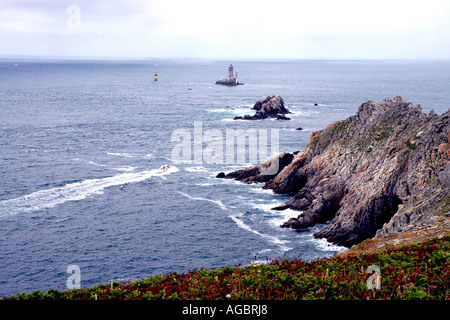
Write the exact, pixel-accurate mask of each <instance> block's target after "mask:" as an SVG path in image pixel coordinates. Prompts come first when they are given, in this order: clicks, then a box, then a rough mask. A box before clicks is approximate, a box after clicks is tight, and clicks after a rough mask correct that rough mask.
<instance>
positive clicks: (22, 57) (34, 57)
mask: <svg viewBox="0 0 450 320" xmlns="http://www.w3.org/2000/svg"><path fill="white" fill-rule="evenodd" d="M0 59H4V60H6V59H20V60H79V61H152V60H207V61H249V62H250V61H255V62H258V61H261V62H262V61H450V58H242V57H241V58H239V57H229V58H224V57H109V56H50V55H48V56H47V55H46V56H40V55H1V54H0Z"/></svg>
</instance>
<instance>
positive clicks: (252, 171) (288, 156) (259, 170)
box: [216, 152, 294, 183]
mask: <svg viewBox="0 0 450 320" xmlns="http://www.w3.org/2000/svg"><path fill="white" fill-rule="evenodd" d="M293 158H294V155H293V154H292V153H287V152H285V153H281V154H279V155H278V156H276V157H274V158H272V159H269V160H266V161H264V162H261V163H260V164H257V165H254V166H252V167H250V168H248V169H243V170H237V171H234V172H231V173H228V174H225V173H223V172H221V173H219V174H218V175H217V176H216V178H225V179H235V180H239V181H242V182H244V183H256V182H266V181H269V180H270V179H272V178H273V177H275V176H276V175H277V174H278V173H280V172H281V170H283V169H284V168H285V167H286V166H287V165H288V164H289V163H291V161H292V159H293Z"/></svg>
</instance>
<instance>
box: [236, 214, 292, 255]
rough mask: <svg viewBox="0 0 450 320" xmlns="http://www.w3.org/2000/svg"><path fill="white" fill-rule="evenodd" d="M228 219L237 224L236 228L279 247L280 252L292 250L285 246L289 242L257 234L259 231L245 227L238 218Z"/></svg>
mask: <svg viewBox="0 0 450 320" xmlns="http://www.w3.org/2000/svg"><path fill="white" fill-rule="evenodd" d="M230 218H231V219H232V220H233V221H234V222H235V223H236V224H237V226H238V227H239V228H242V229H244V230H247V231H249V232H252V233H254V234H256V235H258V236H260V237H262V238H264V239H266V240H267V241H269V242H270V243H273V244H276V245H278V246H279V247H280V249H281V251H289V250H291V249H292V248H289V247H287V246H286V245H285V244H287V243H288V242H289V241H287V240H281V239H278V238H277V237H275V236H271V235H268V234H264V233H261V232H259V231H257V230H254V229H252V228H251V227H250V226H248V225H246V224H245V223H244V222H243V221H242V220H241V219H239V217H238V216H234V215H230Z"/></svg>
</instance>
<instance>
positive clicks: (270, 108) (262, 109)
mask: <svg viewBox="0 0 450 320" xmlns="http://www.w3.org/2000/svg"><path fill="white" fill-rule="evenodd" d="M252 110H256V113H255V114H254V115H253V116H250V115H245V116H244V117H240V116H239V117H235V118H234V120H261V119H266V118H269V117H270V118H277V120H290V118H288V117H286V114H288V113H291V112H290V111H289V110H288V109H286V108H285V107H284V101H283V98H282V97H281V96H279V95H273V96H268V97H267V98H266V99H264V100H260V101H256V103H255V105H254V106H253V108H252Z"/></svg>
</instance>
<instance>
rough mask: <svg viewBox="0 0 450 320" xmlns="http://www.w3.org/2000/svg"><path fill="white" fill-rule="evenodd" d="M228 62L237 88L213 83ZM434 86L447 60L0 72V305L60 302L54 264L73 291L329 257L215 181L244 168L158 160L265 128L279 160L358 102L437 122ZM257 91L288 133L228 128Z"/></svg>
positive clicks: (261, 196)
mask: <svg viewBox="0 0 450 320" xmlns="http://www.w3.org/2000/svg"><path fill="white" fill-rule="evenodd" d="M229 63H233V65H234V68H235V71H237V72H238V75H239V81H240V82H244V83H245V85H244V86H238V87H223V86H216V85H214V82H215V81H216V80H218V79H221V78H223V77H225V76H226V75H227V68H228V64H229ZM155 71H158V78H159V81H157V82H155V81H153V73H154V72H155ZM449 83H450V62H449V61H258V62H253V61H209V60H146V61H64V60H21V59H17V60H15V59H3V60H0V296H8V295H12V294H15V293H17V292H23V291H33V290H39V289H42V290H48V289H50V288H55V289H65V288H66V281H67V278H68V277H69V276H70V274H68V273H67V272H66V271H67V267H68V266H69V265H77V266H79V267H80V270H81V285H82V286H83V287H89V286H92V285H95V284H99V283H108V282H110V281H111V280H117V279H125V280H134V279H141V278H144V277H148V276H150V275H155V274H166V273H170V272H174V271H175V272H186V271H188V270H192V269H194V268H206V269H211V268H218V267H223V266H225V265H228V266H235V265H246V264H248V263H250V262H254V261H257V262H264V261H267V259H275V258H281V257H284V256H287V257H300V258H302V259H305V260H313V259H317V258H320V257H328V256H331V255H333V254H335V253H336V252H338V251H339V250H341V249H342V247H339V246H335V245H333V244H330V243H328V242H327V241H325V240H323V239H315V238H314V237H313V236H312V234H313V233H314V232H315V231H317V230H318V229H320V228H323V227H324V226H323V225H320V226H315V227H313V228H310V229H308V230H305V231H295V230H290V229H282V228H280V227H279V226H280V224H282V223H283V222H284V221H286V220H287V219H288V218H290V217H294V216H297V215H298V214H299V213H298V212H294V211H292V210H287V211H281V212H280V211H272V210H270V208H272V207H274V206H276V205H278V204H281V203H283V202H285V201H287V200H288V199H289V196H286V195H274V194H272V192H271V191H270V190H263V189H261V186H262V185H261V184H254V185H246V184H242V183H239V182H236V181H231V180H224V179H216V178H215V176H216V175H217V173H218V172H221V171H224V172H230V171H233V170H236V169H239V168H245V167H247V166H249V165H250V164H255V163H254V161H252V159H250V158H249V157H248V156H247V157H246V158H245V159H243V161H238V159H237V158H236V160H235V161H234V162H233V161H231V162H228V163H209V161H207V160H208V157H206V156H205V158H204V159H203V160H202V161H197V162H195V163H188V162H181V163H174V161H173V160H174V159H173V157H172V153H173V150H174V148H175V146H176V145H177V142H176V141H173V139H172V135H173V134H174V132H176V130H182V131H183V132H184V133H188V135H190V136H191V138H192V141H193V142H192V145H194V144H195V142H194V136H195V133H194V130H195V129H194V128H195V123H197V124H198V123H201V126H202V127H201V129H202V132H203V133H205V132H207V131H208V130H213V129H214V130H215V132H216V133H217V132H218V133H219V135H218V136H216V141H219V142H222V141H224V139H225V136H226V131H227V130H229V129H234V130H239V129H242V130H248V129H254V130H256V132H258V133H259V134H261V132H262V131H260V130H262V129H267V130H268V132H275V131H276V130H278V131H277V132H278V137H279V146H278V149H279V151H280V152H282V151H296V150H302V149H304V148H305V147H306V145H307V143H308V141H309V138H310V136H311V133H312V132H313V131H315V130H318V129H322V128H324V127H325V126H326V125H328V124H329V123H331V122H333V121H337V120H341V119H345V118H346V117H348V116H350V115H353V114H355V112H356V110H357V108H358V106H359V105H360V104H361V103H362V102H364V101H366V100H368V99H370V100H374V101H379V100H382V99H384V98H386V97H391V98H393V97H394V96H396V95H401V96H402V97H403V98H404V99H406V100H409V101H412V102H413V103H414V104H418V103H420V104H421V106H422V108H423V110H424V112H427V113H428V112H429V111H430V110H431V109H434V110H435V111H436V112H437V113H439V114H440V113H442V112H445V111H447V110H448V107H449V101H450V90H449ZM188 88H192V90H188ZM273 94H280V95H281V96H282V97H283V99H284V101H285V105H286V107H287V108H288V109H289V110H290V111H291V112H292V114H290V115H289V116H290V117H291V119H292V120H291V121H276V120H270V119H267V120H261V121H233V120H232V119H233V118H234V117H235V116H236V115H244V114H253V112H252V111H251V110H250V108H251V107H252V106H253V104H254V103H255V101H257V100H260V99H262V98H264V97H266V96H268V95H273ZM314 104H317V106H315V105H314ZM299 126H301V127H302V128H303V129H304V130H302V131H296V130H295V128H297V127H299ZM221 135H222V136H221ZM269 141H270V140H269ZM201 146H205V143H203V145H202V144H201ZM274 151H276V150H270V152H269V155H270V154H271V153H272V154H275V153H276V152H274ZM203 155H204V153H203ZM219 156H220V154H219ZM192 160H194V159H193V157H192ZM258 160H261V159H258ZM163 164H169V165H171V169H170V170H169V171H167V172H164V171H161V170H159V168H160V167H161V166H162V165H163Z"/></svg>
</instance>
